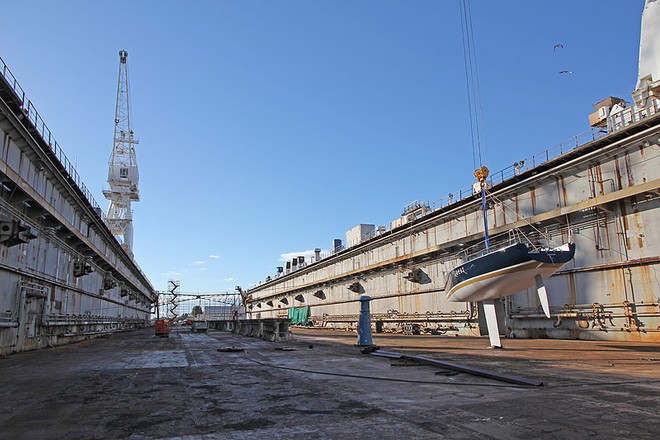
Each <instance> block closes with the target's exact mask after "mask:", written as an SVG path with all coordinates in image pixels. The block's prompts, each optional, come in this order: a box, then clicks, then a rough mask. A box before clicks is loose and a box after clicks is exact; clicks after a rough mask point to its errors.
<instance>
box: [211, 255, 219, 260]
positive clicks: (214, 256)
mask: <svg viewBox="0 0 660 440" xmlns="http://www.w3.org/2000/svg"><path fill="white" fill-rule="evenodd" d="M209 258H213V259H218V258H220V255H209Z"/></svg>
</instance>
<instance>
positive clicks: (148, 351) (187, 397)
mask: <svg viewBox="0 0 660 440" xmlns="http://www.w3.org/2000/svg"><path fill="white" fill-rule="evenodd" d="M152 332H153V329H145V330H140V331H136V332H131V333H122V334H116V335H112V336H109V337H105V338H100V339H95V340H89V341H86V342H82V343H79V344H75V345H69V346H64V347H58V348H55V349H46V350H40V351H35V352H28V353H20V354H15V355H12V356H8V357H5V358H2V359H0V438H11V439H21V438H24V439H41V438H44V439H55V438H67V439H77V438H80V439H95V438H130V439H172V438H176V439H198V438H201V439H244V438H250V439H261V438H268V439H272V438H283V439H374V438H378V439H395V438H396V439H401V438H411V439H443V438H448V439H517V438H525V439H530V438H544V439H572V440H573V439H575V438H596V437H598V438H607V439H621V438H635V439H656V438H659V436H660V417H659V416H658V414H659V412H658V410H659V408H660V346H659V345H657V344H642V343H637V344H630V343H616V342H585V341H556V340H523V339H513V340H505V341H504V342H505V346H506V347H507V348H506V349H505V350H489V349H485V348H484V347H485V346H486V345H487V339H484V338H455V337H448V336H402V335H380V334H379V335H374V343H376V344H378V345H380V346H381V347H383V348H384V349H388V350H392V351H399V352H404V351H405V352H408V353H414V354H420V355H423V356H426V357H433V358H437V359H442V360H449V361H452V362H457V363H462V364H466V365H470V366H474V367H480V368H484V369H488V370H494V371H498V372H500V373H505V374H511V375H518V376H524V377H528V378H535V379H541V380H543V381H544V386H541V387H523V386H515V385H510V384H507V383H502V382H497V381H494V380H491V379H485V378H481V377H475V376H470V375H467V374H463V373H461V374H457V375H445V374H435V373H436V372H437V371H438V370H437V369H435V368H432V367H428V366H418V365H417V366H415V365H413V366H405V365H402V364H403V363H402V362H400V361H392V360H389V359H385V358H381V357H376V356H372V355H364V354H361V353H360V350H359V349H358V348H356V347H354V346H353V345H352V344H354V343H355V342H356V336H355V334H351V333H346V332H341V331H329V330H308V329H294V341H292V342H290V343H286V344H283V343H268V342H264V341H262V340H259V339H253V338H248V337H242V336H238V335H235V334H231V333H222V332H219V331H209V332H208V333H191V332H190V331H189V330H188V329H185V328H182V329H174V330H173V332H172V334H171V336H170V337H169V338H159V337H155V336H153V333H152ZM310 345H311V347H312V348H310ZM231 346H236V347H240V348H243V349H245V351H243V352H219V351H218V349H219V348H220V349H221V348H226V347H231ZM283 347H287V348H288V347H291V348H294V349H295V350H291V351H289V350H278V349H277V348H283Z"/></svg>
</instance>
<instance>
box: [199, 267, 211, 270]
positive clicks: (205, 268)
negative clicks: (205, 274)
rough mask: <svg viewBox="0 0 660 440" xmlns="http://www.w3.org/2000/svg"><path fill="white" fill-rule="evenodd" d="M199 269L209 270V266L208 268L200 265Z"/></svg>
mask: <svg viewBox="0 0 660 440" xmlns="http://www.w3.org/2000/svg"><path fill="white" fill-rule="evenodd" d="M199 270H200V271H202V270H209V268H208V267H200V268H199Z"/></svg>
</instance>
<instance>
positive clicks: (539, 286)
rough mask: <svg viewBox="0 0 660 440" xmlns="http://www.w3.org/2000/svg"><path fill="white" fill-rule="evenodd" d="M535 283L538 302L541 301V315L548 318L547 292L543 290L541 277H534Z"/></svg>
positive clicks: (543, 285)
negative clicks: (543, 314)
mask: <svg viewBox="0 0 660 440" xmlns="http://www.w3.org/2000/svg"><path fill="white" fill-rule="evenodd" d="M534 280H535V281H536V293H538V294H539V301H541V307H543V313H545V316H547V317H548V318H549V317H550V304H549V303H548V292H547V291H546V290H545V284H544V283H543V278H541V275H536V276H535V277H534Z"/></svg>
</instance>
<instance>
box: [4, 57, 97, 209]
mask: <svg viewBox="0 0 660 440" xmlns="http://www.w3.org/2000/svg"><path fill="white" fill-rule="evenodd" d="M0 67H1V69H2V76H3V78H4V80H5V82H6V83H7V84H8V85H9V87H10V88H11V89H12V90H13V91H14V93H15V94H16V96H17V97H18V99H19V100H20V103H21V111H22V112H23V115H24V116H25V117H26V118H27V120H28V121H30V123H31V124H32V125H33V126H34V128H35V129H36V130H37V132H38V133H39V135H40V136H41V139H42V140H43V141H44V142H45V143H46V144H47V145H48V147H49V148H50V150H51V151H52V152H53V154H55V157H57V159H58V160H59V161H60V164H61V165H62V166H63V167H64V169H65V171H66V172H67V173H68V175H69V177H71V179H72V180H73V181H74V183H75V184H76V185H77V186H78V189H80V191H81V192H82V193H83V194H84V195H85V197H86V198H87V201H88V202H89V203H90V204H91V205H92V207H93V208H94V210H95V211H96V213H97V214H98V215H99V217H101V218H103V210H102V209H101V207H100V206H99V204H98V203H97V202H96V200H95V199H94V197H93V196H92V193H91V192H90V191H89V190H88V189H87V187H86V186H85V184H84V183H83V182H82V179H81V178H80V175H79V174H78V171H76V169H75V168H74V166H73V164H71V162H70V161H69V159H68V158H67V157H66V154H64V151H63V150H62V148H61V147H60V146H59V144H58V143H57V141H56V140H55V138H54V137H53V135H52V133H51V131H50V129H49V128H48V127H47V126H46V123H45V122H44V120H43V119H42V118H41V116H40V115H39V112H37V109H36V108H35V107H34V104H32V101H30V100H29V99H27V97H26V96H25V91H24V90H23V88H22V87H21V85H20V84H19V83H18V81H17V80H16V77H15V76H14V75H13V74H12V73H11V71H10V70H9V68H8V67H7V64H5V62H4V60H3V59H2V58H0Z"/></svg>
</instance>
